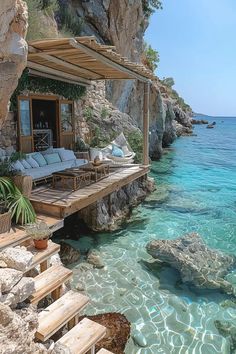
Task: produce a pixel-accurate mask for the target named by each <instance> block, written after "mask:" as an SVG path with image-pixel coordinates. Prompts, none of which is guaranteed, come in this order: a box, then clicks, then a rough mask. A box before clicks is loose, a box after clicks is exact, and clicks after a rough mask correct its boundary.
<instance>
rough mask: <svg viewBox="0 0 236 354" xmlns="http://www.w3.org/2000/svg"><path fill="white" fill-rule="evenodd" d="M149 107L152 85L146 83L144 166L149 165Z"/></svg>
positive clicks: (144, 100)
mask: <svg viewBox="0 0 236 354" xmlns="http://www.w3.org/2000/svg"><path fill="white" fill-rule="evenodd" d="M149 106H150V83H144V96H143V164H144V166H147V165H149Z"/></svg>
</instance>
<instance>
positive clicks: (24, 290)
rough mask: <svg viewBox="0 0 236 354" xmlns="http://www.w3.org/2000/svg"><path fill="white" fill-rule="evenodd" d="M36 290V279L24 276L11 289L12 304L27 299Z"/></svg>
mask: <svg viewBox="0 0 236 354" xmlns="http://www.w3.org/2000/svg"><path fill="white" fill-rule="evenodd" d="M34 291H35V285H34V279H33V278H29V277H23V278H22V279H21V280H20V281H19V283H17V284H16V285H15V286H14V287H13V288H12V289H11V291H10V293H9V294H8V295H13V298H12V299H11V306H15V305H17V304H18V303H20V302H22V301H25V300H26V299H28V297H29V296H30V295H31V294H33V292H34Z"/></svg>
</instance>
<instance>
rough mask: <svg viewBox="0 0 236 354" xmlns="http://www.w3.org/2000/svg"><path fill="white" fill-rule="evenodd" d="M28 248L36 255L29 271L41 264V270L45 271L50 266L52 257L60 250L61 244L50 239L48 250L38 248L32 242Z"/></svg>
mask: <svg viewBox="0 0 236 354" xmlns="http://www.w3.org/2000/svg"><path fill="white" fill-rule="evenodd" d="M27 250H28V251H30V252H31V253H33V255H34V257H33V263H32V265H31V266H30V268H28V269H27V271H29V270H30V269H33V268H35V267H37V266H38V265H39V264H40V271H41V272H43V271H45V270H46V269H47V268H49V261H50V258H51V257H52V256H53V255H54V254H57V253H58V252H59V251H60V245H58V244H57V243H54V242H52V241H51V240H49V241H48V247H47V248H46V250H37V249H36V248H35V247H34V245H33V244H32V243H31V244H30V245H29V246H27Z"/></svg>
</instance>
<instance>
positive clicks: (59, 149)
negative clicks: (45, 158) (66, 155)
mask: <svg viewBox="0 0 236 354" xmlns="http://www.w3.org/2000/svg"><path fill="white" fill-rule="evenodd" d="M61 150H65V148H64V147H62V148H54V147H53V146H50V147H49V148H48V149H47V150H44V151H40V152H41V154H42V155H47V154H54V152H59V151H61Z"/></svg>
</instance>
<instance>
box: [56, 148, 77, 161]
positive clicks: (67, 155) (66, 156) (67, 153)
mask: <svg viewBox="0 0 236 354" xmlns="http://www.w3.org/2000/svg"><path fill="white" fill-rule="evenodd" d="M58 154H59V155H60V158H61V161H70V160H76V156H75V154H74V151H72V150H61V151H59V152H58Z"/></svg>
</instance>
